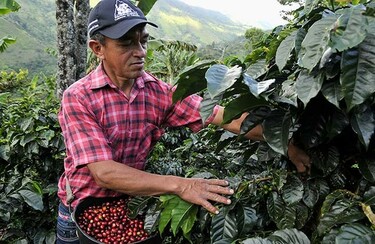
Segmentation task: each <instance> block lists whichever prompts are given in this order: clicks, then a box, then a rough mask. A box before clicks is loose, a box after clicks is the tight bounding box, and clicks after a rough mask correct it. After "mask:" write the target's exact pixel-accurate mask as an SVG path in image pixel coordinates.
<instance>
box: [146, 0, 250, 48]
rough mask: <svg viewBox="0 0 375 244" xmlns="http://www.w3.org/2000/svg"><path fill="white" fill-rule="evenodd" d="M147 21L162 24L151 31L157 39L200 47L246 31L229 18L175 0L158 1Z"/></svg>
mask: <svg viewBox="0 0 375 244" xmlns="http://www.w3.org/2000/svg"><path fill="white" fill-rule="evenodd" d="M147 18H148V19H149V20H151V21H154V22H156V23H157V24H158V25H159V28H158V29H155V28H148V30H149V32H150V33H151V35H153V36H154V37H156V38H165V37H167V38H171V39H178V40H182V41H185V42H190V43H194V44H196V45H198V46H201V45H208V44H211V43H212V42H222V41H225V42H226V41H230V40H233V39H235V38H236V37H237V36H239V35H243V34H244V33H245V31H246V28H245V26H241V25H239V24H237V23H234V22H233V21H232V20H231V19H229V18H228V17H227V16H225V15H223V14H221V13H219V12H215V11H210V10H207V9H203V8H198V7H192V6H190V5H186V4H185V3H183V2H180V1H176V0H158V1H157V2H156V4H155V5H154V7H153V8H152V9H151V11H150V13H149V14H148V15H147Z"/></svg>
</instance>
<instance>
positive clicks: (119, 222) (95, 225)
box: [77, 199, 149, 244]
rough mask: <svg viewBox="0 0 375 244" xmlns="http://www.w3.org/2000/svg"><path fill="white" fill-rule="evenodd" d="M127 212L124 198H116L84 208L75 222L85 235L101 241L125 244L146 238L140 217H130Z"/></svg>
mask: <svg viewBox="0 0 375 244" xmlns="http://www.w3.org/2000/svg"><path fill="white" fill-rule="evenodd" d="M128 213H129V209H128V208H127V202H126V200H125V199H116V200H112V201H108V202H104V203H102V204H100V205H92V206H89V207H88V208H87V209H84V210H83V211H82V213H81V214H80V215H79V216H77V223H78V225H79V227H80V228H81V229H82V230H83V231H85V232H86V234H87V235H89V236H91V237H93V238H95V239H96V240H98V241H99V242H102V243H112V244H114V243H118V244H125V243H134V242H138V241H142V240H145V239H147V238H148V237H149V234H148V233H147V232H146V231H145V230H144V222H143V220H142V219H141V217H137V218H135V219H130V218H129V217H128Z"/></svg>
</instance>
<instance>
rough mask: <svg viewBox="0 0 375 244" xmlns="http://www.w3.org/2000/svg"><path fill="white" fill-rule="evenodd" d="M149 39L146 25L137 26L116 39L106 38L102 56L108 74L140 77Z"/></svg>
mask: <svg viewBox="0 0 375 244" xmlns="http://www.w3.org/2000/svg"><path fill="white" fill-rule="evenodd" d="M148 39H149V34H148V32H147V31H146V29H145V28H144V26H136V27H135V28H133V29H131V30H130V31H129V32H128V33H126V34H125V35H124V36H122V37H121V38H119V39H116V40H114V39H110V38H106V40H105V45H104V46H103V47H102V48H103V50H102V57H101V58H102V59H103V64H104V69H105V71H106V72H107V74H108V75H110V74H112V75H115V76H116V77H117V79H121V80H130V79H135V78H137V77H139V76H140V75H141V74H142V71H143V68H144V62H145V57H146V49H147V42H148ZM110 76H111V75H110Z"/></svg>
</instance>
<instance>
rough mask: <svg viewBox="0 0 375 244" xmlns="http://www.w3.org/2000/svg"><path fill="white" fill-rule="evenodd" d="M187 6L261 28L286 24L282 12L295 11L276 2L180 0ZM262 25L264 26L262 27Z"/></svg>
mask: <svg viewBox="0 0 375 244" xmlns="http://www.w3.org/2000/svg"><path fill="white" fill-rule="evenodd" d="M180 1H182V2H184V3H186V4H189V5H192V6H197V7H201V8H206V9H210V10H215V11H218V12H221V13H223V14H225V15H227V16H228V17H230V18H231V19H232V20H234V21H239V22H241V23H243V24H246V25H249V26H253V27H259V28H261V27H262V26H263V25H265V24H264V23H266V25H268V26H267V27H271V28H273V27H275V26H278V25H282V24H286V22H285V21H284V20H283V19H282V18H281V14H280V12H281V10H290V9H293V8H291V7H288V6H283V5H281V4H280V3H279V2H278V1H276V0H261V1H249V0H180ZM261 25H262V26H261Z"/></svg>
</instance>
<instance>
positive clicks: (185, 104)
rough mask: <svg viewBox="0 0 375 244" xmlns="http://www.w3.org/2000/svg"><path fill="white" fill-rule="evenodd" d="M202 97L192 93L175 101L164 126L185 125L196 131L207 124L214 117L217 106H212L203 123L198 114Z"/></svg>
mask: <svg viewBox="0 0 375 244" xmlns="http://www.w3.org/2000/svg"><path fill="white" fill-rule="evenodd" d="M202 100H203V98H202V97H200V96H198V95H196V94H193V95H190V96H188V97H186V98H185V99H183V100H182V101H179V102H177V103H176V104H175V105H174V106H173V109H172V110H171V111H170V113H169V115H168V116H167V121H166V126H169V127H179V126H187V127H189V128H190V129H191V130H192V131H193V132H198V131H199V130H201V129H202V128H203V127H205V126H207V125H208V124H210V123H211V122H212V120H213V119H214V118H215V115H216V113H217V111H218V106H215V107H214V110H213V113H212V114H211V115H210V117H209V118H208V119H207V120H206V121H205V122H204V123H203V121H202V117H201V116H200V113H199V109H200V105H201V102H202Z"/></svg>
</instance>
